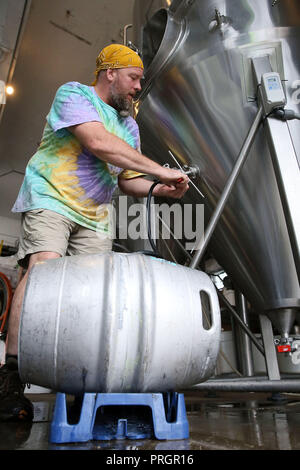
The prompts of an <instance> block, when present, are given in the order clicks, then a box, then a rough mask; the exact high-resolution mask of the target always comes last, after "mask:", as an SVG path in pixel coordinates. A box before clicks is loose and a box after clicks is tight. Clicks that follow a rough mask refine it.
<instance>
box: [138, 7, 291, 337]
mask: <svg viewBox="0 0 300 470" xmlns="http://www.w3.org/2000/svg"><path fill="white" fill-rule="evenodd" d="M134 27H135V40H134V41H135V45H136V46H137V47H138V48H139V50H140V51H141V53H142V56H143V60H144V63H145V66H146V67H145V68H146V70H145V81H144V88H143V91H142V93H141V95H140V97H139V100H138V102H137V106H136V108H137V110H138V114H137V122H138V124H139V126H140V130H141V140H142V149H143V152H144V153H145V154H146V155H148V156H150V157H152V158H154V159H155V160H157V161H158V162H160V163H162V164H164V163H169V164H170V166H173V167H176V166H184V165H187V166H197V167H198V168H199V170H200V176H199V177H198V178H197V179H196V180H195V181H194V183H195V185H196V186H197V187H198V189H199V190H200V191H201V193H202V194H203V195H204V198H203V199H201V197H200V196H199V192H197V191H196V190H195V188H194V187H193V186H192V187H191V189H190V190H189V192H188V193H187V195H186V196H185V199H184V201H183V202H185V203H193V204H194V205H195V204H196V203H199V204H200V203H204V204H205V220H206V224H207V223H208V220H210V218H211V216H212V214H213V211H214V209H215V207H216V205H217V202H218V201H219V199H220V197H221V195H222V191H223V189H224V186H225V184H226V181H227V180H228V178H229V175H230V174H231V171H232V168H233V166H234V164H235V162H236V160H237V157H238V155H239V152H240V150H241V147H242V144H243V142H244V139H245V137H246V136H247V133H248V131H249V128H250V127H251V124H252V122H253V120H254V117H255V116H256V113H257V110H258V99H259V96H258V90H259V83H257V81H256V80H257V77H258V78H260V76H259V74H256V75H255V73H254V65H255V61H257V59H258V61H259V60H261V61H262V62H264V63H267V64H268V68H267V69H265V70H264V71H269V70H273V71H276V72H278V73H279V74H280V78H281V80H282V83H283V84H284V89H285V93H286V99H287V104H286V108H288V109H291V110H294V111H295V112H296V113H299V110H300V105H299V103H300V48H299V44H300V2H299V1H297V0H275V1H274V0H174V1H173V2H170V1H168V0H160V1H158V0H157V1H155V0H154V1H148V2H147V1H146V2H139V1H137V2H136V6H135V24H134ZM268 139H269V140H268ZM299 157H300V122H299V120H291V121H287V122H279V121H278V120H277V119H275V118H273V117H272V116H267V117H266V119H265V120H264V123H262V124H261V126H260V129H259V131H258V133H257V134H256V136H255V139H254V141H253V144H252V147H251V150H250V153H249V155H248V157H247V160H246V162H245V164H244V166H243V168H242V170H241V172H240V174H239V177H238V178H237V180H236V182H235V185H234V188H233V191H232V193H231V194H230V196H229V198H228V200H227V203H226V206H225V209H224V211H223V214H222V216H221V219H220V220H219V223H218V224H217V226H216V229H215V231H214V233H213V236H212V238H211V241H210V244H209V246H208V248H209V250H210V252H211V253H212V254H213V256H214V257H215V258H216V259H217V260H218V262H219V263H220V264H221V266H222V267H223V268H224V269H225V271H226V272H227V273H228V274H229V275H230V276H231V278H232V279H233V280H234V283H235V285H236V286H237V287H238V289H239V290H240V291H241V292H242V293H243V294H244V295H245V297H246V298H247V299H248V301H249V302H250V303H251V305H252V307H253V308H254V309H255V311H256V312H257V313H263V312H264V313H267V314H268V315H269V317H270V319H271V320H272V322H273V324H274V325H275V326H276V327H277V328H278V330H279V331H280V333H281V334H282V335H288V333H289V331H290V328H291V326H292V325H293V322H294V321H295V317H296V315H297V312H299V280H298V276H297V269H296V267H297V266H298V269H299V236H300V233H299V230H300V228H299V210H298V204H299V200H300V196H299V185H300V179H299V160H300V158H299ZM275 159H276V162H277V163H276V165H275V164H274V161H275ZM278 162H279V163H278ZM288 187H289V189H287V188H288ZM289 191H290V192H289ZM287 200H288V205H287V204H286V202H287ZM291 227H292V229H291ZM289 229H291V230H289ZM293 230H294V232H293V235H291V233H292V231H293ZM172 249H173V252H174V253H176V246H175V245H173V246H172ZM179 257H180V251H179V249H178V258H179ZM297 263H298V264H297Z"/></svg>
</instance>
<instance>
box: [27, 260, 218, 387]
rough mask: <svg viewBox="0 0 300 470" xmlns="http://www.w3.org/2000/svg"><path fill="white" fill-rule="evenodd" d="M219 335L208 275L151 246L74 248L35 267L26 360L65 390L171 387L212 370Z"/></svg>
mask: <svg viewBox="0 0 300 470" xmlns="http://www.w3.org/2000/svg"><path fill="white" fill-rule="evenodd" d="M219 343H220V311H219V304H218V299H217V294H216V291H215V287H214V285H213V283H212V282H211V280H210V278H209V277H208V276H207V275H206V274H204V273H202V272H200V271H196V270H192V269H190V268H186V267H183V266H178V265H175V264H174V263H170V262H168V261H164V260H162V259H157V258H154V257H151V256H145V255H142V254H134V253H133V254H121V253H113V252H109V253H102V254H99V255H80V256H72V257H65V258H60V259H56V260H49V261H46V262H43V263H39V264H37V265H35V266H34V267H33V269H32V271H31V273H30V276H29V279H28V284H27V288H26V293H25V299H24V304H23V310H22V316H21V325H20V336H19V369H20V375H21V378H22V380H23V382H29V383H33V384H37V385H40V386H44V387H47V388H51V389H53V390H57V391H62V392H65V393H74V394H77V393H86V392H163V391H167V390H175V389H180V388H184V387H186V386H189V385H192V384H196V383H199V382H201V381H203V380H206V379H207V378H208V377H209V376H210V375H212V373H213V371H214V368H215V364H216V359H217V355H218V351H219Z"/></svg>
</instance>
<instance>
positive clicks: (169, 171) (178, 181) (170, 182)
mask: <svg viewBox="0 0 300 470" xmlns="http://www.w3.org/2000/svg"><path fill="white" fill-rule="evenodd" d="M157 177H158V179H159V181H161V183H163V184H165V185H167V186H173V187H174V189H179V187H180V185H182V187H184V186H185V185H187V184H188V181H189V178H188V176H187V175H185V174H184V173H182V172H181V171H180V170H176V169H173V168H166V167H164V166H162V167H161V168H160V171H159V174H158V175H157Z"/></svg>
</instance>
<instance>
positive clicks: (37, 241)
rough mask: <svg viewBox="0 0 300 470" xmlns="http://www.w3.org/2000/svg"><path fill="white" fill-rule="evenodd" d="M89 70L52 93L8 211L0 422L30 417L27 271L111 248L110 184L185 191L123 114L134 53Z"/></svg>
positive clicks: (111, 53)
mask: <svg viewBox="0 0 300 470" xmlns="http://www.w3.org/2000/svg"><path fill="white" fill-rule="evenodd" d="M96 64H97V69H96V72H95V75H96V80H95V82H94V83H93V85H94V86H86V85H82V84H80V83H77V82H70V83H66V84H65V85H63V86H61V87H60V88H59V89H58V91H57V93H56V96H55V99H54V102H53V103H52V107H51V109H50V112H49V114H48V116H47V122H46V126H45V129H44V133H43V137H42V141H41V143H40V146H39V148H38V150H37V152H36V153H35V155H34V156H33V157H32V158H31V160H30V161H29V163H28V165H27V168H26V173H25V178H24V181H23V184H22V187H21V189H20V192H19V195H18V198H17V201H16V203H15V205H14V207H13V211H14V212H21V213H22V228H21V237H20V243H19V251H18V255H17V256H18V262H19V264H20V265H21V266H23V267H25V268H27V272H26V274H25V276H24V277H23V279H22V281H21V282H20V284H19V285H18V287H17V289H16V291H15V295H14V299H13V303H12V307H11V312H10V320H9V330H8V338H7V348H6V361H5V362H6V363H5V365H4V366H3V367H2V368H1V369H0V419H1V420H23V421H30V420H32V418H33V406H32V404H31V403H30V401H29V400H28V399H27V398H26V397H25V396H24V385H23V384H22V383H21V380H20V378H19V375H18V358H17V354H18V330H19V319H20V313H21V307H22V301H23V297H24V292H25V287H26V282H27V278H28V274H29V272H30V270H31V268H32V266H33V265H34V264H35V263H37V262H40V261H45V260H48V259H53V258H58V257H60V256H65V255H74V254H81V253H99V251H105V250H111V249H112V241H111V239H110V237H109V221H108V212H107V211H105V205H106V204H107V203H109V202H110V201H111V198H112V194H113V192H114V190H115V188H116V186H117V185H119V187H120V189H121V190H122V191H123V192H124V193H125V194H128V195H133V196H138V197H143V196H146V195H147V194H148V192H149V189H150V186H151V184H152V182H151V181H148V180H146V179H144V178H142V176H144V175H153V176H154V177H156V178H157V179H158V180H159V181H160V182H161V184H159V185H157V186H156V188H155V190H154V192H153V195H155V196H168V197H173V198H181V197H182V196H183V195H184V193H185V192H186V191H187V189H188V178H187V176H186V175H184V174H182V173H181V172H180V171H179V170H172V169H168V168H165V167H162V166H161V165H159V164H157V163H155V162H154V161H152V160H150V159H149V158H147V157H146V156H144V155H142V154H141V153H140V142H139V130H138V126H137V124H136V122H135V120H134V119H133V118H132V117H131V116H130V109H131V105H132V100H133V97H134V96H135V94H136V93H137V92H138V91H140V90H141V84H140V80H141V78H142V76H143V63H142V61H141V59H140V57H139V56H138V54H136V53H135V52H134V51H132V50H131V49H129V48H127V47H125V46H122V45H119V44H112V45H110V46H107V47H105V48H104V49H103V50H102V51H101V53H100V54H99V56H98V58H97V62H96ZM178 180H181V182H180V183H178ZM99 208H100V210H99ZM101 208H102V209H104V210H101Z"/></svg>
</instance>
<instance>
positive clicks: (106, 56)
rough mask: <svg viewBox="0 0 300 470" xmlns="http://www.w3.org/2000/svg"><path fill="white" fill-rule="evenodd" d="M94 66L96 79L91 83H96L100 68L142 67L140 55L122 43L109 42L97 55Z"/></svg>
mask: <svg viewBox="0 0 300 470" xmlns="http://www.w3.org/2000/svg"><path fill="white" fill-rule="evenodd" d="M96 66H97V68H96V71H95V75H96V80H95V81H94V82H93V83H92V85H95V84H96V82H97V78H98V75H99V72H100V70H106V69H122V68H126V67H140V68H141V69H144V66H143V62H142V59H141V58H140V56H139V55H138V54H137V53H136V52H135V51H133V50H132V49H130V48H129V47H127V46H124V45H122V44H111V45H110V46H106V47H105V48H104V49H102V51H101V52H100V54H99V55H98V57H97V60H96Z"/></svg>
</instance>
